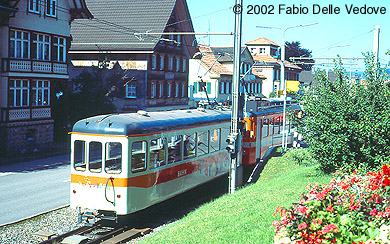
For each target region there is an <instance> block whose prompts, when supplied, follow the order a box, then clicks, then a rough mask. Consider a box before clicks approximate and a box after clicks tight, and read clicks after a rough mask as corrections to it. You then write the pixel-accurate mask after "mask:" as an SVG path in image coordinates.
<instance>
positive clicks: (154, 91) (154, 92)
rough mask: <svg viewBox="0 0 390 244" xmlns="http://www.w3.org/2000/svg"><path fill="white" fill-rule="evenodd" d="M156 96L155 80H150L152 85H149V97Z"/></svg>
mask: <svg viewBox="0 0 390 244" xmlns="http://www.w3.org/2000/svg"><path fill="white" fill-rule="evenodd" d="M155 97H156V82H152V86H151V87H150V98H155Z"/></svg>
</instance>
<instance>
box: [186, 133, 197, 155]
mask: <svg viewBox="0 0 390 244" xmlns="http://www.w3.org/2000/svg"><path fill="white" fill-rule="evenodd" d="M194 157H196V133H192V134H191V133H190V134H186V135H184V160H186V159H189V158H194Z"/></svg>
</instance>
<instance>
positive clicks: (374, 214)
mask: <svg viewBox="0 0 390 244" xmlns="http://www.w3.org/2000/svg"><path fill="white" fill-rule="evenodd" d="M377 213H378V211H377V210H376V208H374V209H373V210H371V212H370V215H371V216H373V217H375V216H376V215H377Z"/></svg>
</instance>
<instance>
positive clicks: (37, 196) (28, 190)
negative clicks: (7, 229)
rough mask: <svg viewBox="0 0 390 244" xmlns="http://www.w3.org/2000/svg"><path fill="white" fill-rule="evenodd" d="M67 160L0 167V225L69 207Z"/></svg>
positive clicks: (65, 156) (63, 157) (42, 160)
mask: <svg viewBox="0 0 390 244" xmlns="http://www.w3.org/2000/svg"><path fill="white" fill-rule="evenodd" d="M68 158H69V156H68V155H62V156H56V157H51V158H45V159H40V160H34V161H29V162H23V163H17V164H12V165H6V166H0V225H1V224H5V223H9V222H13V221H17V220H20V219H22V218H26V217H29V216H32V215H36V214H39V213H42V212H45V211H48V210H51V209H54V208H58V207H61V206H64V205H66V204H69V191H70V190H69V187H70V172H69V171H70V166H69V159H68Z"/></svg>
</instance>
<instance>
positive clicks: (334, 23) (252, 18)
mask: <svg viewBox="0 0 390 244" xmlns="http://www.w3.org/2000/svg"><path fill="white" fill-rule="evenodd" d="M187 4H188V8H189V11H190V15H191V18H192V22H193V25H194V29H195V32H197V33H205V32H210V33H221V32H223V33H230V32H233V30H234V18H235V17H234V13H233V11H232V8H231V7H232V6H234V5H235V1H234V0H187ZM256 5H258V6H257V7H256ZM263 5H264V6H263ZM251 6H252V7H251ZM294 6H295V10H296V13H295V14H294V13H291V11H292V10H293V7H294ZM330 6H331V7H333V13H329V9H330ZM355 7H356V8H355ZM261 8H262V9H263V13H264V14H262V12H261V10H260V9H261ZM326 8H328V13H326ZM337 8H339V13H338V14H337V13H336V12H337ZM354 8H355V11H356V13H353V10H354ZM251 9H252V11H251ZM272 9H273V11H272ZM319 9H320V10H321V12H319V13H318V11H319ZM255 10H257V11H255ZM259 10H260V11H259ZM289 10H290V13H289ZM348 10H350V13H348ZM306 11H307V12H306ZM364 11H366V13H364ZM373 11H378V12H377V14H374V13H371V14H368V12H373ZM381 11H382V12H381ZM250 13H252V14H250ZM271 13H273V14H271ZM313 22H317V23H318V24H315V25H311V26H307V27H298V28H291V29H288V30H287V31H286V32H285V41H289V42H291V41H299V42H300V43H301V46H302V47H304V48H307V49H309V50H312V56H313V57H314V58H316V57H329V58H336V57H337V55H340V57H342V58H347V57H348V58H356V57H359V58H362V57H363V56H362V52H368V51H372V49H373V40H374V28H375V26H376V25H379V26H380V36H379V41H380V42H379V58H380V59H379V61H380V62H381V64H382V65H387V64H389V62H390V55H386V54H385V53H386V51H387V50H388V49H390V1H387V0H386V1H370V0H365V1H363V0H354V1H351V0H350V1H343V0H338V1H333V0H322V1H309V0H295V1H288V0H284V1H283V0H261V1H260V0H244V1H243V21H242V24H243V25H242V44H245V43H246V42H248V41H251V40H255V39H257V38H259V37H261V36H263V37H265V38H267V39H269V40H271V41H273V42H276V43H277V44H279V45H280V44H281V43H282V42H283V32H284V30H285V29H286V28H288V27H291V26H297V25H303V24H308V23H313ZM257 26H272V27H275V28H272V29H266V28H258V27H257ZM277 28H279V29H277ZM197 38H198V40H199V42H200V43H202V44H206V45H209V44H210V45H211V46H233V38H232V37H231V36H210V37H208V36H197ZM316 63H318V66H317V67H318V68H323V69H326V68H327V66H328V65H329V66H331V65H330V63H332V59H329V60H327V59H321V60H320V59H318V60H316ZM344 64H345V68H346V70H347V71H349V72H355V71H363V70H364V61H363V60H345V61H344Z"/></svg>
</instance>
